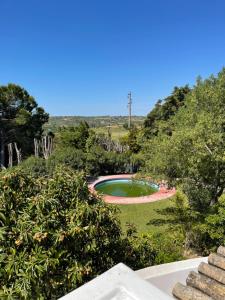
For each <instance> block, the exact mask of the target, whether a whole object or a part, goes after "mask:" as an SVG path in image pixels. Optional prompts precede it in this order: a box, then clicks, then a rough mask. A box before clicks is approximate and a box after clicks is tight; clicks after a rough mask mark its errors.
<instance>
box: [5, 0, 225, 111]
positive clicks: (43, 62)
mask: <svg viewBox="0 0 225 300" xmlns="http://www.w3.org/2000/svg"><path fill="white" fill-rule="evenodd" d="M224 58H225V1H224V0H204V1H203V0H195V1H194V0H188V1H186V0H185V1H184V0H154V1H153V0H20V1H17V0H0V84H1V85H3V84H7V83H8V82H13V83H17V84H19V85H21V86H23V87H25V88H26V89H27V90H28V91H29V93H30V94H31V95H33V96H34V97H35V99H36V100H37V102H38V103H39V105H41V106H43V107H44V108H45V109H46V111H47V112H49V113H50V114H51V115H124V114H127V107H126V103H127V93H128V92H129V91H130V90H131V91H132V93H133V101H134V104H133V110H134V113H135V114H136V115H145V114H147V113H148V112H149V110H150V109H151V108H152V107H153V106H154V104H155V102H156V101H157V100H158V99H160V98H163V97H165V96H167V95H169V94H170V93H171V91H172V89H173V87H174V86H180V85H184V84H186V83H189V84H190V85H192V84H194V82H195V79H196V77H197V76H198V75H201V76H202V77H203V78H205V77H207V76H209V75H210V74H212V73H214V74H217V73H218V72H219V71H220V70H221V68H222V67H223V66H224V65H225V63H224Z"/></svg>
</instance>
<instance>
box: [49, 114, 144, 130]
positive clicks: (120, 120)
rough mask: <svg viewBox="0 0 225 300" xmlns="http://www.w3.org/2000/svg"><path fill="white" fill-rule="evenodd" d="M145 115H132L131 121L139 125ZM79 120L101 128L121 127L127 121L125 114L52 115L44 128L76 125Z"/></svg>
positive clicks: (55, 128)
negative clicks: (90, 115) (93, 115)
mask: <svg viewBox="0 0 225 300" xmlns="http://www.w3.org/2000/svg"><path fill="white" fill-rule="evenodd" d="M145 118H146V117H145V116H133V117H132V122H133V124H135V125H136V126H138V127H139V126H141V125H142V124H143V122H144V120H145ZM81 121H86V122H87V123H88V124H89V126H90V127H92V128H101V127H106V126H109V125H110V126H112V127H114V126H116V127H117V126H118V127H123V125H124V124H126V123H127V121H128V117H127V116H96V117H83V116H54V117H50V118H49V122H48V123H47V124H45V130H52V131H56V130H57V128H59V127H62V126H65V127H67V126H77V125H78V124H79V123H80V122H81Z"/></svg>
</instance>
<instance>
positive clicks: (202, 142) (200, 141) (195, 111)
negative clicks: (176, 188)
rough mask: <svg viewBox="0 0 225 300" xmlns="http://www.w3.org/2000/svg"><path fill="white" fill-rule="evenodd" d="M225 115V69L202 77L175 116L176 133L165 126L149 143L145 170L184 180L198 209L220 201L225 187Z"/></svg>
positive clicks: (189, 194) (193, 205)
mask: <svg viewBox="0 0 225 300" xmlns="http://www.w3.org/2000/svg"><path fill="white" fill-rule="evenodd" d="M224 116H225V69H224V70H223V71H222V72H221V73H220V74H219V75H218V77H217V78H215V77H211V78H209V79H207V80H205V81H202V80H198V82H197V85H196V87H195V88H194V89H193V90H192V92H191V93H189V95H188V96H187V97H186V100H185V106H183V107H182V108H180V109H179V111H178V112H177V113H176V115H175V116H174V118H172V119H171V122H172V123H173V134H172V136H168V135H167V134H165V133H164V132H163V130H162V131H160V133H159V134H158V136H157V137H155V138H153V139H151V140H150V142H147V143H146V144H145V150H144V155H145V161H146V165H145V168H144V169H145V171H146V172H149V173H150V174H153V175H156V176H159V177H164V178H166V179H167V180H169V181H170V182H171V183H172V184H175V185H177V184H178V183H180V184H182V188H183V190H184V191H185V193H186V194H187V196H188V199H189V201H190V205H191V207H192V208H193V209H196V210H198V211H204V210H206V209H207V208H208V207H209V206H211V205H213V204H215V203H217V201H218V199H219V197H220V196H221V195H222V193H223V190H224V187H225V180H224V179H225V160H224V145H225V122H224ZM159 149H160V151H159Z"/></svg>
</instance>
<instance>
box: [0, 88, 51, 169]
mask: <svg viewBox="0 0 225 300" xmlns="http://www.w3.org/2000/svg"><path fill="white" fill-rule="evenodd" d="M47 120H48V114H47V113H45V111H44V109H43V108H41V107H39V106H38V105H37V103H36V101H35V99H34V98H33V97H32V96H30V95H29V94H28V92H27V91H26V90H25V89H23V88H21V87H20V86H18V85H15V84H9V85H7V86H0V166H1V165H3V166H4V165H6V153H5V152H6V151H5V150H6V146H7V144H8V143H11V142H13V143H14V142H16V143H17V144H18V147H19V148H21V149H22V154H23V156H25V157H26V156H28V155H30V154H31V153H33V151H34V150H33V139H34V138H35V137H36V138H39V137H40V136H41V134H42V132H43V130H42V125H43V124H44V123H45V122H47Z"/></svg>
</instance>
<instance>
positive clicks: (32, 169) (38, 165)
mask: <svg viewBox="0 0 225 300" xmlns="http://www.w3.org/2000/svg"><path fill="white" fill-rule="evenodd" d="M17 168H18V169H22V170H23V172H24V173H27V174H30V175H31V176H34V177H39V176H45V175H46V174H47V173H48V167H47V161H46V160H45V159H44V158H40V157H38V158H37V157H35V156H30V157H29V158H27V159H25V160H24V161H22V163H21V164H20V165H19V166H18V167H17Z"/></svg>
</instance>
